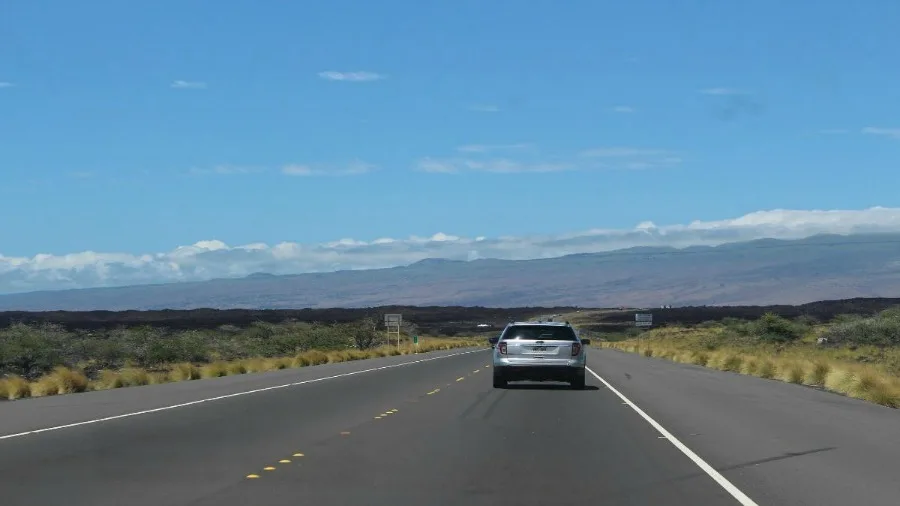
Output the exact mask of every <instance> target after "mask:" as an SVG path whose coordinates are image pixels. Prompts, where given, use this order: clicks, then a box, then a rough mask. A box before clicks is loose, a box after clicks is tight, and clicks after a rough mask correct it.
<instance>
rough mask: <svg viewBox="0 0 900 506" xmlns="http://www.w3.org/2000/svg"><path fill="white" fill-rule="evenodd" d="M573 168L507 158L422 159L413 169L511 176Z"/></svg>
mask: <svg viewBox="0 0 900 506" xmlns="http://www.w3.org/2000/svg"><path fill="white" fill-rule="evenodd" d="M573 168H575V167H574V166H573V165H571V164H569V163H565V162H541V161H519V160H510V159H507V158H495V159H491V160H475V159H471V158H445V159H435V158H423V159H421V160H419V161H418V162H417V163H416V165H415V169H416V170H418V171H420V172H432V173H443V174H457V173H460V172H493V173H497V174H513V173H522V172H559V171H562V170H570V169H573Z"/></svg>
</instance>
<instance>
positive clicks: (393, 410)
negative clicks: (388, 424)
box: [391, 408, 400, 413]
mask: <svg viewBox="0 0 900 506" xmlns="http://www.w3.org/2000/svg"><path fill="white" fill-rule="evenodd" d="M398 411H400V410H399V409H397V408H394V409H392V410H391V413H396V412H398Z"/></svg>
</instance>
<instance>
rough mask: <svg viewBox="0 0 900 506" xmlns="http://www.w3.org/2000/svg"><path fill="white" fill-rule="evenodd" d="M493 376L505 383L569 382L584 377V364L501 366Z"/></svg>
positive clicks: (495, 369)
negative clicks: (498, 377) (503, 380)
mask: <svg viewBox="0 0 900 506" xmlns="http://www.w3.org/2000/svg"><path fill="white" fill-rule="evenodd" d="M494 374H497V375H499V376H501V377H502V378H503V379H505V380H506V381H571V380H572V379H574V378H576V377H578V376H584V364H583V363H580V364H577V365H502V366H499V365H498V366H495V367H494Z"/></svg>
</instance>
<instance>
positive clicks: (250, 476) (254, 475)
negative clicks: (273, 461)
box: [247, 474, 259, 480]
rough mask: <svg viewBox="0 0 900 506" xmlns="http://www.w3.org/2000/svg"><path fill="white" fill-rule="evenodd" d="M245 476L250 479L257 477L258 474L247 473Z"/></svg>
mask: <svg viewBox="0 0 900 506" xmlns="http://www.w3.org/2000/svg"><path fill="white" fill-rule="evenodd" d="M247 478H250V479H251V480H252V479H254V478H259V475H258V474H248V475H247Z"/></svg>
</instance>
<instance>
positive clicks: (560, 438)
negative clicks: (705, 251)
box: [0, 350, 900, 506]
mask: <svg viewBox="0 0 900 506" xmlns="http://www.w3.org/2000/svg"><path fill="white" fill-rule="evenodd" d="M423 359H425V360H423ZM489 362H490V356H489V352H488V351H473V352H468V353H464V354H460V352H459V351H453V352H442V353H438V354H429V355H426V356H424V357H423V356H419V357H389V358H384V359H378V360H373V361H366V362H355V363H347V364H335V365H328V366H318V367H313V368H306V369H299V370H289V371H279V372H277V373H270V374H263V375H246V376H240V377H229V378H222V379H218V380H204V381H196V382H189V383H181V384H171V385H158V386H152V387H141V388H139V389H130V390H129V389H124V390H117V391H110V392H92V393H89V394H79V395H74V396H62V397H56V398H45V399H32V400H27V401H21V402H13V403H0V503H2V504H3V505H4V506H20V505H21V506H30V505H40V506H43V505H51V504H67V505H73V506H75V505H90V506H104V505H115V506H120V505H128V506H139V505H153V506H158V505H163V504H165V505H193V506H206V505H210V506H212V505H215V506H226V505H256V504H260V505H261V504H265V505H267V506H268V505H282V504H283V505H297V504H315V505H321V506H327V505H336V506H337V505H340V506H346V505H351V504H365V505H381V504H384V505H388V504H390V505H392V506H406V505H410V506H412V505H416V506H419V505H448V506H449V505H461V506H462V505H488V504H490V505H511V506H512V505H516V506H519V505H569V504H572V505H574V504H578V505H580V506H581V505H583V504H586V503H593V504H614V505H619V504H621V505H654V504H661V505H663V504H664V505H667V506H678V505H692V506H700V505H713V506H717V505H736V504H740V502H739V501H738V500H737V499H735V497H734V494H732V493H730V492H729V490H727V489H728V488H729V487H732V486H733V488H734V489H736V490H737V492H735V490H732V491H731V492H735V493H736V494H738V495H740V493H745V494H747V496H749V497H750V498H752V500H754V501H755V502H756V503H757V504H759V505H769V504H772V505H791V506H795V505H798V506H799V505H806V504H810V505H812V504H815V505H817V506H827V505H832V504H834V505H845V504H866V505H881V504H884V505H888V504H891V505H896V504H897V501H898V498H900V482H898V480H897V479H896V472H895V471H894V470H896V469H897V467H896V464H895V462H896V461H897V458H898V457H900V417H898V414H897V411H896V410H890V409H887V408H881V407H878V406H872V405H868V404H865V403H861V402H858V401H854V400H852V399H844V398H841V397H838V396H835V395H832V394H827V393H823V392H818V391H814V390H811V389H807V388H802V387H796V386H792V385H785V384H781V383H776V382H771V381H765V380H759V379H755V378H746V377H740V376H737V375H732V374H728V373H720V372H716V371H710V370H705V369H702V368H698V367H693V366H684V365H679V364H672V363H669V362H664V361H658V360H652V359H645V358H642V357H637V356H633V355H626V354H623V353H619V352H614V351H600V350H591V351H590V358H589V365H590V367H591V369H592V370H594V371H596V372H597V373H598V374H599V375H600V376H601V377H602V378H603V380H605V381H602V380H600V379H597V378H595V377H593V376H590V377H589V378H590V379H589V381H588V389H587V390H584V391H571V390H568V389H565V388H564V387H554V386H552V385H551V384H547V385H534V384H532V385H528V384H521V385H516V384H513V386H512V387H511V388H509V389H505V390H497V389H493V388H491V385H490V368H489V367H488V365H489ZM364 370H366V372H359V371H364ZM281 385H290V386H286V387H281ZM247 391H254V393H248V394H244V395H236V396H230V397H223V398H219V399H216V400H211V401H207V402H197V401H200V400H202V399H206V398H211V397H221V396H225V395H230V394H234V393H239V392H247ZM622 396H624V397H625V398H626V399H628V400H629V401H631V402H633V403H634V405H636V406H637V407H638V408H639V409H641V410H642V411H643V412H644V413H645V414H646V416H647V417H649V418H650V419H652V420H654V421H655V422H656V423H658V424H660V425H661V427H663V431H665V430H668V431H669V432H670V433H671V434H672V435H673V436H674V437H675V438H677V440H678V441H680V443H681V444H683V445H685V447H686V450H685V451H683V450H682V449H679V448H678V447H677V446H676V444H673V441H670V440H668V439H666V438H665V437H664V436H663V435H662V433H661V432H660V431H659V430H658V429H657V428H656V427H654V426H653V425H651V423H649V422H648V421H647V419H645V418H644V417H643V416H642V415H641V414H639V413H638V412H637V411H636V410H635V409H634V408H633V407H632V405H631V404H629V403H628V402H626V401H624V400H623V398H622ZM173 404H181V405H182V406H181V407H177V408H174V409H164V408H165V406H167V405H173ZM154 409H157V411H151V412H148V413H145V414H140V415H135V416H127V417H119V418H113V419H109V420H107V421H102V422H98V423H84V424H81V425H75V426H70V427H67V428H60V429H57V430H51V431H44V432H38V433H30V434H23V435H15V434H22V433H23V432H27V431H30V430H35V429H40V428H47V427H54V426H59V425H61V424H66V423H77V422H90V421H91V420H94V419H98V418H103V417H116V416H121V415H123V414H127V413H131V412H135V411H139V410H154ZM388 413H389V414H388ZM10 435H12V437H4V436H10ZM692 451H693V452H695V453H696V455H698V456H699V457H698V458H697V460H699V465H698V462H695V461H694V460H692V459H691V458H689V456H688V455H687V454H686V452H687V453H691V452H692ZM700 459H702V460H700ZM704 463H708V465H709V466H711V467H712V468H715V469H717V470H718V471H716V470H712V469H709V471H710V472H707V471H705V470H704V469H702V468H701V466H702V465H705V464H704ZM266 468H271V470H267V469H266ZM711 474H712V475H720V476H722V477H723V478H722V481H724V485H725V486H723V484H722V483H717V482H716V481H714V479H713V478H712V477H711ZM248 476H258V477H257V478H253V477H248Z"/></svg>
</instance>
